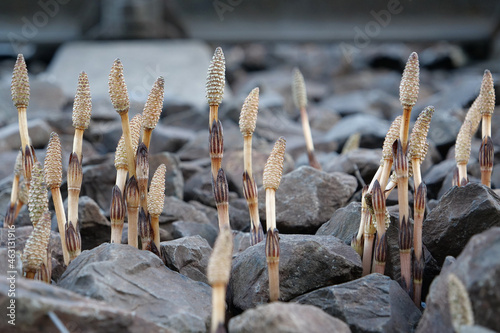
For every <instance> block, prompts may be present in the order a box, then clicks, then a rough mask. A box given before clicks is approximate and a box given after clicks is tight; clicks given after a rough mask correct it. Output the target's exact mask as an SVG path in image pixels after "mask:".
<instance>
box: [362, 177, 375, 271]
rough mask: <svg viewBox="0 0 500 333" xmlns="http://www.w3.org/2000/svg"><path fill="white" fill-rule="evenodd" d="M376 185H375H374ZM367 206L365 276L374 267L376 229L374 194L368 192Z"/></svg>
mask: <svg viewBox="0 0 500 333" xmlns="http://www.w3.org/2000/svg"><path fill="white" fill-rule="evenodd" d="M374 184H375V183H374ZM364 199H365V204H366V213H365V222H364V223H363V224H364V235H363V238H364V248H363V276H365V275H368V274H370V272H371V267H372V255H373V242H374V239H375V231H376V228H375V226H374V225H373V223H372V219H373V217H372V213H373V205H372V194H371V193H370V192H367V193H366V194H365V196H364Z"/></svg>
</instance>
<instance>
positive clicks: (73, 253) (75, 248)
mask: <svg viewBox="0 0 500 333" xmlns="http://www.w3.org/2000/svg"><path fill="white" fill-rule="evenodd" d="M65 238H66V248H67V249H68V253H69V261H70V262H71V261H73V260H74V259H75V258H76V257H78V256H79V255H80V253H81V252H82V237H81V235H80V225H79V224H76V228H75V227H74V226H73V223H70V222H69V221H68V223H66V226H65Z"/></svg>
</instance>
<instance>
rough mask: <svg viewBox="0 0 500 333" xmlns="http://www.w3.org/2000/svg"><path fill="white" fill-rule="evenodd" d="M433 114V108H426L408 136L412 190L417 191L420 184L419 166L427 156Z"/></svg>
mask: <svg viewBox="0 0 500 333" xmlns="http://www.w3.org/2000/svg"><path fill="white" fill-rule="evenodd" d="M433 114H434V107H433V106H428V107H426V108H425V109H424V110H423V111H422V112H420V114H419V115H418V118H417V121H416V122H415V125H414V126H413V130H412V132H411V136H410V144H409V147H408V158H409V159H410V160H411V167H412V169H413V181H414V188H415V189H417V188H418V187H419V186H420V183H421V182H422V174H421V171H420V165H421V164H422V161H423V160H424V159H425V156H426V155H427V150H428V146H429V144H428V143H427V133H428V132H429V127H430V123H431V119H432V115H433Z"/></svg>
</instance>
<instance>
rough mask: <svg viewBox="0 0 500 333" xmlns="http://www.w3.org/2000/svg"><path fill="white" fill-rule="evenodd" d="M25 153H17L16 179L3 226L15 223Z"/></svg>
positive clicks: (6, 226)
mask: <svg viewBox="0 0 500 333" xmlns="http://www.w3.org/2000/svg"><path fill="white" fill-rule="evenodd" d="M22 159H23V154H22V152H21V151H19V153H18V154H17V157H16V162H15V164H14V179H13V180H12V190H11V192H10V203H9V206H8V207H7V213H6V214H5V220H4V222H3V227H4V228H8V227H9V226H12V225H14V221H15V219H16V208H17V201H18V199H17V198H18V196H19V180H20V179H21V174H22V173H23V164H22Z"/></svg>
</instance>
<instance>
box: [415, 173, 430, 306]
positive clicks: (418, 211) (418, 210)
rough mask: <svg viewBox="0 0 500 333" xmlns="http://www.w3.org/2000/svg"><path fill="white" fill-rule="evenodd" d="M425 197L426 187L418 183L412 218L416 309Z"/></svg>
mask: <svg viewBox="0 0 500 333" xmlns="http://www.w3.org/2000/svg"><path fill="white" fill-rule="evenodd" d="M426 197H427V187H426V186H425V184H424V183H420V185H419V186H418V187H417V190H416V192H415V199H414V201H415V202H414V216H413V220H414V227H413V249H414V254H415V261H414V262H413V301H414V302H415V305H417V306H418V307H420V302H421V295H422V280H423V275H424V268H425V262H424V258H423V252H422V225H423V222H424V214H425V201H426Z"/></svg>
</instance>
